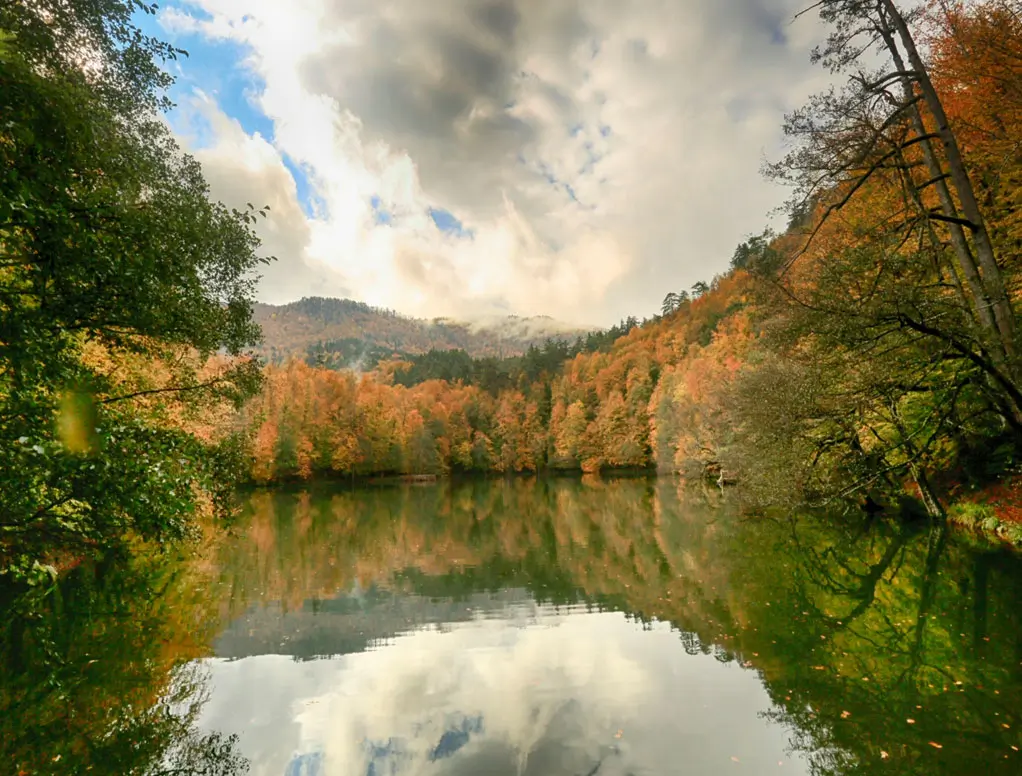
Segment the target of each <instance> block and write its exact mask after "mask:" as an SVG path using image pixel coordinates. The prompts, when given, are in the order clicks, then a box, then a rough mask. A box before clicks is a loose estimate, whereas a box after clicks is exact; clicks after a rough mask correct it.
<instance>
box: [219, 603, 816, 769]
mask: <svg viewBox="0 0 1022 776" xmlns="http://www.w3.org/2000/svg"><path fill="white" fill-rule="evenodd" d="M518 614H519V616H517V617H516V616H515V614H514V613H512V612H511V611H508V612H505V616H507V617H508V618H509V619H505V620H499V619H479V620H476V621H473V622H468V623H458V624H449V625H445V626H442V628H440V629H438V628H431V629H429V630H424V631H418V632H414V633H410V634H407V635H403V636H400V637H398V638H396V639H394V640H392V641H391V642H390V643H388V644H387V645H386V646H382V647H380V648H378V649H376V650H374V651H371V652H365V653H361V654H353V655H346V656H341V657H337V658H332V659H329V660H314V661H305V662H301V661H294V660H292V659H290V658H284V657H280V656H257V657H251V658H245V659H242V660H238V661H212V673H213V688H212V689H213V692H212V697H211V699H210V703H209V705H208V706H207V707H206V709H205V713H204V718H203V724H204V725H205V726H208V727H209V728H212V729H218V730H223V731H225V732H237V733H239V735H240V737H241V741H240V745H241V750H242V751H243V753H244V754H245V755H246V756H247V757H249V758H251V759H252V761H253V768H252V774H253V776H262V775H263V774H266V775H267V776H280V775H281V774H284V773H286V774H287V776H327V775H331V776H332V775H333V774H338V775H340V776H352V775H354V776H363V774H365V775H366V776H471V775H474V774H494V776H534V775H535V776H540V775H544V776H545V775H547V774H549V775H551V776H553V775H555V774H566V775H567V774H571V775H572V776H586V775H587V774H590V773H594V772H595V773H599V775H600V776H615V775H619V774H622V775H623V774H626V773H685V774H715V773H718V772H720V770H721V769H723V768H726V767H731V766H733V763H732V762H731V757H739V758H740V760H741V762H742V765H743V773H746V774H749V773H754V774H758V773H776V772H777V771H778V762H779V761H783V762H784V764H785V766H786V767H785V768H784V772H785V773H789V774H791V773H796V774H798V773H804V772H805V770H804V768H803V765H802V763H801V762H799V761H794V762H793V761H792V760H790V759H789V757H788V756H787V755H785V753H784V751H785V748H786V741H787V733H786V731H785V730H784V729H783V728H781V727H778V726H774V725H770V724H768V723H767V722H766V721H764V720H763V719H762V718H761V717H760V716H759V714H760V712H762V711H764V710H766V709H767V708H769V706H770V702H769V699H768V697H767V696H766V693H765V692H764V690H763V688H762V685H761V684H760V682H759V679H758V676H757V675H756V674H755V673H754V672H751V671H744V670H741V669H740V668H739V667H738V666H736V665H733V664H732V665H724V664H721V663H719V662H717V661H716V660H715V659H713V658H712V657H711V656H707V655H694V656H693V655H687V654H686V653H685V650H684V648H683V645H682V643H681V641H680V639H679V634H678V633H677V632H676V631H671V630H670V628H668V627H666V626H653V627H652V629H650V630H644V629H642V628H641V627H639V626H637V625H636V624H634V623H630V622H628V621H626V619H625V618H624V617H623V616H622V615H621V614H617V613H603V614H583V613H581V612H574V613H571V614H567V615H566V614H554V613H552V612H550V611H549V610H546V611H545V613H541V614H540V615H539V616H538V617H536V618H533V617H531V616H530V617H528V618H523V617H521V616H520V615H521V613H518ZM793 765H794V766H795V767H792V766H793ZM597 766H599V767H598V770H596V771H594V769H595V768H597Z"/></svg>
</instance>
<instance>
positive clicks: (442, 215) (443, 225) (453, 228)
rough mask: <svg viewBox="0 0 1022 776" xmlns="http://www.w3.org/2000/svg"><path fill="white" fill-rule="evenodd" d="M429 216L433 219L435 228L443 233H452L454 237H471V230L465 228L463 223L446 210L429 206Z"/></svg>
mask: <svg viewBox="0 0 1022 776" xmlns="http://www.w3.org/2000/svg"><path fill="white" fill-rule="evenodd" d="M429 217H430V218H432V219H433V223H434V224H436V228H437V229H439V230H440V231H441V232H443V233H444V234H452V235H454V236H455V237H472V231H471V230H466V229H465V225H464V224H462V223H461V221H459V220H458V219H457V218H456V217H455V216H454V214H453V213H451V212H450V211H448V210H444V209H443V208H436V207H431V208H430V209H429Z"/></svg>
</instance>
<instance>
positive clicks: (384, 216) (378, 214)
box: [369, 194, 394, 226]
mask: <svg viewBox="0 0 1022 776" xmlns="http://www.w3.org/2000/svg"><path fill="white" fill-rule="evenodd" d="M369 204H370V205H371V206H372V208H373V220H374V221H375V222H376V223H378V224H384V225H385V226H386V225H389V224H391V223H393V221H394V214H393V213H391V212H390V211H389V210H387V209H386V208H385V207H383V202H382V201H381V200H380V198H379V196H377V195H376V194H373V196H372V198H371V199H370V200H369Z"/></svg>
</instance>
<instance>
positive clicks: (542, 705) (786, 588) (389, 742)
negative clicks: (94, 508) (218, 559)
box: [204, 480, 1022, 776]
mask: <svg viewBox="0 0 1022 776" xmlns="http://www.w3.org/2000/svg"><path fill="white" fill-rule="evenodd" d="M717 502H719V497H716V496H714V495H713V494H710V497H709V498H707V497H706V496H705V495H704V494H700V493H698V492H696V493H693V492H691V491H684V490H679V489H678V488H677V486H676V484H675V483H672V482H669V481H659V482H655V481H647V480H637V481H617V482H611V483H606V482H600V481H587V482H584V483H578V482H574V481H553V482H544V481H517V482H485V483H471V484H466V485H459V486H437V487H428V488H421V487H418V488H390V489H376V490H369V491H360V492H343V491H340V492H331V491H329V490H326V489H324V490H320V491H313V492H304V493H298V494H282V493H260V494H257V495H255V496H254V497H253V499H252V501H251V505H250V506H251V512H252V514H251V521H250V523H249V524H248V525H249V528H248V533H247V535H246V536H244V537H242V538H241V539H239V541H238V542H237V543H236V544H234V545H232V546H231V547H229V548H228V550H227V552H226V553H225V555H224V557H223V559H222V566H221V567H222V573H223V580H224V583H225V585H226V586H227V587H228V588H229V589H230V590H231V591H232V595H231V596H230V597H229V598H227V599H225V603H224V612H223V615H224V618H225V622H228V623H229V624H228V625H227V627H226V628H225V629H224V631H223V632H222V633H221V635H220V637H219V639H218V640H217V642H216V651H217V654H218V655H220V656H221V657H222V658H231V662H227V661H226V660H223V661H218V662H215V663H214V664H213V665H212V670H213V672H214V677H215V679H214V685H215V687H216V690H215V691H214V693H213V699H212V701H211V703H210V705H209V706H208V707H207V717H205V718H204V719H205V721H206V723H207V724H209V725H211V726H214V727H217V728H222V729H224V730H229V731H236V732H238V733H239V734H240V735H241V742H240V743H241V746H242V748H243V750H244V751H245V752H246V753H247V754H249V755H250V756H251V757H252V759H253V761H254V768H255V770H256V772H258V773H272V774H278V773H283V772H285V771H288V769H290V772H292V773H306V772H308V773H312V772H317V773H335V772H336V773H358V774H362V773H366V774H374V775H376V776H379V775H380V774H383V773H387V774H405V773H409V774H411V773H416V774H418V773H437V774H446V773H480V772H482V773H491V772H492V773H516V774H519V773H521V774H525V773H565V774H575V773H578V774H585V773H589V772H594V773H596V772H599V773H629V772H631V773H719V772H721V770H722V769H724V768H725V767H730V766H734V765H735V761H736V760H737V763H738V764H740V765H741V766H742V767H743V772H747V773H760V772H762V773H767V772H770V773H774V772H778V767H779V766H778V763H779V762H780V763H782V764H783V765H782V766H780V767H782V768H783V769H784V772H796V773H798V772H811V773H817V774H856V773H899V774H900V773H980V772H983V773H990V772H993V773H1017V772H1019V769H1020V765H1019V761H1018V757H1019V755H1018V751H1017V749H1015V748H1014V747H1018V746H1020V743H1022V742H1020V741H1019V738H1018V734H1017V732H1016V724H1017V722H1018V720H1017V716H1018V711H1017V709H1018V708H1019V700H1022V672H1020V661H1022V646H1020V645H1022V623H1020V622H1019V612H1020V611H1022V610H1020V607H1019V603H1022V601H1020V594H1022V589H1020V584H1022V568H1020V565H1019V562H1018V559H1017V558H1016V557H1015V556H1013V555H1011V554H1009V553H1007V552H1003V551H1000V550H997V549H994V548H990V547H985V546H969V545H968V544H966V543H964V542H963V541H961V540H959V539H953V538H950V537H948V535H947V534H946V533H945V532H943V531H932V532H930V531H927V530H925V529H918V528H907V527H903V526H892V525H885V524H883V523H877V524H875V525H872V526H869V527H866V526H864V525H861V524H859V523H858V522H857V521H856V520H854V519H849V518H845V519H843V520H838V521H828V520H825V519H815V518H814V519H810V518H803V519H800V520H795V521H789V520H784V521H776V520H766V519H756V520H742V519H739V518H738V517H736V515H735V514H734V512H733V510H731V509H730V508H729V507H728V505H726V504H722V503H717ZM260 655H262V656H263V657H259V656H260ZM271 656H272V657H271ZM281 656H287V657H286V658H282V657H281ZM228 686H229V687H230V688H232V689H229V690H228V689H223V688H226V687H228ZM238 693H241V694H240V695H238ZM263 693H266V695H265V696H264V695H263ZM267 698H270V699H272V700H267ZM250 709H251V710H255V709H258V710H259V711H252V713H251V714H249V712H248V710H250ZM270 709H272V712H271V711H270ZM274 731H276V732H274ZM732 758H734V759H732ZM594 768H595V769H597V770H595V771H593V770H592V769H594Z"/></svg>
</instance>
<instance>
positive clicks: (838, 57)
mask: <svg viewBox="0 0 1022 776" xmlns="http://www.w3.org/2000/svg"><path fill="white" fill-rule="evenodd" d="M1016 11H1017V8H1015V6H1014V5H1013V4H1010V3H1009V4H1006V3H1003V2H997V1H995V0H988V1H987V2H979V3H969V4H953V3H950V4H949V3H943V2H940V3H938V2H934V3H930V4H929V5H928V6H927V7H926V8H924V9H922V11H920V12H919V13H913V14H910V15H909V16H907V17H906V16H903V15H902V14H901V13H900V12H899V11H898V9H897V8H896V6H895V5H894V4H893V3H888V2H880V3H877V4H861V3H851V2H830V3H823V4H820V12H821V14H822V16H823V18H824V20H825V21H827V22H829V23H831V25H832V29H833V34H832V35H831V37H830V38H829V39H828V42H827V44H826V46H825V47H823V48H822V49H821V50H820V51H819V52H818V54H817V58H818V59H819V60H820V61H821V63H822V64H823V65H824V66H826V67H829V68H831V69H832V70H833V71H835V72H837V73H839V74H843V76H844V77H845V78H844V81H843V83H842V85H841V86H840V87H839V88H836V89H834V90H831V91H829V92H825V93H823V94H820V95H817V96H816V97H814V98H812V99H811V100H810V101H809V102H808V103H807V104H806V105H805V106H804V107H803V108H801V109H799V110H797V111H795V112H793V113H792V114H791V115H790V116H788V117H787V120H786V123H785V127H784V128H785V132H786V134H787V135H788V138H789V141H790V142H789V147H790V148H791V151H790V153H789V154H788V156H786V157H785V158H783V159H781V160H779V161H777V162H776V163H774V164H772V165H770V166H769V168H768V174H769V175H771V176H772V177H774V178H775V179H777V180H779V181H782V182H785V183H787V184H789V185H790V186H791V187H792V190H793V193H794V196H793V199H792V202H791V205H790V214H791V221H790V224H789V227H788V229H787V230H786V231H785V233H784V234H782V235H774V234H771V233H769V232H766V233H764V234H763V235H761V236H758V237H755V238H752V239H750V240H748V241H746V242H745V243H743V244H742V245H740V246H739V247H738V248H737V249H736V251H735V253H734V256H733V259H732V264H731V269H730V271H728V272H727V273H725V274H723V275H721V276H718V277H716V278H714V279H713V280H712V282H710V283H708V284H697V286H696V287H695V288H694V289H693V293H692V294H691V295H689V294H677V293H672V294H670V295H668V297H667V298H666V299H665V300H664V307H663V310H662V315H660V316H657V317H655V318H654V319H653V320H651V321H647V322H645V323H644V325H642V326H635V327H634V328H632V327H629V330H628V332H627V334H625V336H622V337H620V338H619V339H618V340H617V341H616V342H615V343H614V344H613V345H612V346H611V347H609V348H607V349H604V350H600V349H595V350H594V351H593V352H586V351H584V350H580V351H578V352H575V353H568V354H566V356H565V357H564V358H563V359H559V358H558V357H557V356H556V354H553V353H549V349H548V354H549V355H550V358H549V359H548V361H547V362H546V363H543V364H539V363H538V362H537V365H536V368H534V369H531V370H528V369H522V368H504V369H503V370H502V371H501V370H500V369H498V370H497V371H498V372H500V373H501V374H502V375H503V377H501V378H500V379H493V375H492V373H493V370H492V369H488V368H485V365H484V364H480V363H478V362H472V361H471V359H467V358H465V357H459V358H460V363H447V364H446V365H442V366H443V368H440V366H437V367H436V368H435V369H434V370H433V372H430V370H429V369H423V368H421V367H422V364H421V362H415V363H411V364H409V363H402V362H399V361H392V362H388V363H385V364H383V365H382V368H381V369H380V370H379V371H378V372H377V373H375V374H373V375H368V376H356V375H355V374H352V373H343V372H327V371H324V370H317V369H315V368H311V367H309V366H307V365H305V364H300V363H290V364H286V365H282V366H277V367H272V368H270V369H269V370H268V371H267V382H266V389H265V391H264V392H263V394H262V396H261V397H259V399H258V400H256V401H255V402H253V403H252V404H251V405H249V407H248V408H247V410H246V413H245V422H246V424H247V429H248V433H249V434H250V437H251V439H252V440H253V445H254V446H253V451H254V455H253V475H254V477H255V478H256V479H257V480H260V481H265V480H269V479H273V478H276V477H292V476H298V477H309V476H313V475H315V474H316V473H320V472H337V473H356V474H357V473H375V472H407V473H412V472H415V473H418V472H436V473H443V472H448V471H473V470H475V471H490V470H494V471H501V472H519V471H536V470H541V469H544V468H565V469H582V470H584V471H598V470H607V469H613V468H620V467H643V468H645V467H649V468H652V467H657V468H660V469H662V470H672V471H681V472H685V473H688V474H693V475H701V474H713V475H714V476H717V477H721V476H722V477H723V478H724V479H725V480H729V479H735V480H740V481H741V482H742V483H743V484H744V485H745V486H746V489H747V491H748V493H749V494H750V498H751V499H753V500H755V499H756V498H762V499H763V500H764V501H769V502H771V503H778V502H783V501H786V500H789V499H791V500H796V499H798V500H801V499H805V498H810V499H813V498H817V499H818V498H830V497H834V496H841V495H849V494H859V497H861V495H862V494H864V493H869V494H883V493H887V494H890V495H891V496H892V497H893V496H894V495H895V494H898V493H900V492H903V489H905V488H908V489H909V490H910V491H911V492H913V493H914V494H915V495H917V496H918V497H919V498H920V499H921V501H922V503H923V504H924V505H925V508H926V509H927V510H928V511H929V512H930V513H931V514H942V513H943V512H944V506H943V504H944V503H946V501H947V498H948V496H950V495H953V494H954V493H956V492H960V491H961V489H962V488H963V487H972V486H980V485H982V484H984V483H989V482H991V481H994V480H997V479H998V478H1001V477H1005V476H1008V475H1009V474H1010V473H1011V471H1012V470H1013V469H1012V467H1013V466H1014V463H1015V460H1016V458H1017V454H1018V450H1019V443H1020V439H1022V391H1020V386H1022V379H1020V375H1022V360H1020V357H1019V352H1018V348H1019V345H1018V343H1017V335H1016V329H1017V316H1016V312H1015V307H1016V306H1017V304H1018V295H1019V285H1020V277H1019V269H1020V267H1019V248H1020V239H1022V232H1020V226H1019V224H1020V220H1019V219H1020V216H1019V213H1020V202H1019V195H1018V191H1019V187H1018V184H1019V182H1020V180H1022V153H1020V151H1019V149H1020V148H1022V115H1020V111H1022V20H1020V16H1019V14H1018V13H1017V12H1016ZM860 37H862V38H863V39H868V41H869V44H870V46H872V47H873V48H874V49H875V50H876V51H877V52H879V54H880V55H881V58H882V65H881V67H882V68H883V69H880V70H874V69H871V68H872V65H870V66H867V65H866V64H865V63H864V62H860V61H859V55H860V49H859V48H858V47H859V45H860V44H859V43H856V42H853V41H855V40H857V39H858V38H860ZM540 361H542V359H540ZM444 369H446V370H447V371H446V372H444ZM428 377H438V378H443V379H426V378H428Z"/></svg>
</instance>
